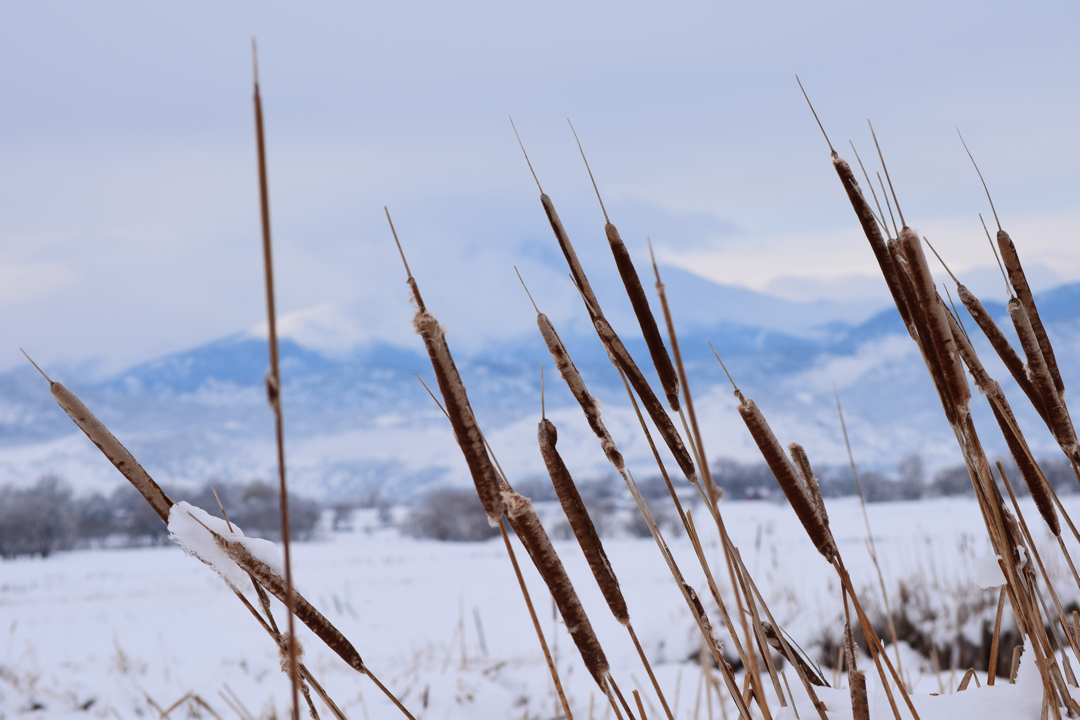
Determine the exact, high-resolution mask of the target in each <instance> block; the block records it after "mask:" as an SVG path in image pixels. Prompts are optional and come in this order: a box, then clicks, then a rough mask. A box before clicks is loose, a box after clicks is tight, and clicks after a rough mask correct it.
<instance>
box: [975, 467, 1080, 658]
mask: <svg viewBox="0 0 1080 720" xmlns="http://www.w3.org/2000/svg"><path fill="white" fill-rule="evenodd" d="M995 464H996V465H997V470H998V475H999V476H1000V477H1001V481H1002V483H1004V485H1005V490H1006V491H1007V492H1008V493H1009V500H1010V501H1011V502H1012V507H1013V512H1014V513H1016V519H1017V521H1018V522H1019V524H1020V530H1021V532H1022V533H1023V535H1024V540H1026V541H1027V545H1028V547H1029V548H1030V549H1031V554H1032V556H1033V557H1034V558H1035V562H1036V564H1037V565H1038V567H1039V571H1040V572H1041V573H1042V576H1043V579H1044V580H1045V584H1046V588H1047V589H1048V590H1049V591H1050V597H1051V598H1052V599H1053V601H1054V606H1055V607H1056V608H1057V612H1058V620H1059V622H1060V623H1061V629H1062V630H1063V631H1064V632H1065V635H1066V637H1067V640H1066V643H1067V644H1068V645H1070V647H1071V648H1072V651H1073V653H1075V654H1077V655H1078V656H1080V650H1078V649H1077V644H1076V640H1075V638H1074V636H1073V634H1072V633H1070V632H1069V631H1068V627H1069V624H1068V623H1069V621H1068V616H1067V615H1066V614H1065V611H1064V610H1063V609H1062V606H1061V600H1060V599H1059V598H1058V595H1057V591H1056V590H1054V584H1053V583H1052V582H1051V578H1050V575H1049V574H1048V573H1047V572H1046V566H1045V565H1043V561H1042V554H1041V553H1040V552H1039V548H1038V546H1037V545H1035V540H1034V538H1032V536H1031V532H1030V531H1029V530H1028V526H1027V521H1026V520H1025V519H1024V514H1023V512H1021V510H1020V504H1019V503H1018V502H1017V501H1016V494H1015V493H1014V492H1013V489H1012V483H1010V482H1009V478H1008V476H1007V475H1006V474H1005V468H1004V467H1003V466H1002V464H1001V461H1000V460H999V461H998V462H997V463H995ZM1036 596H1037V597H1038V594H1036ZM1047 614H1049V613H1047ZM1063 645H1064V644H1063V643H1062V642H1061V641H1060V639H1058V646H1059V647H1062V646H1063ZM1062 657H1065V656H1064V653H1063V654H1062Z"/></svg>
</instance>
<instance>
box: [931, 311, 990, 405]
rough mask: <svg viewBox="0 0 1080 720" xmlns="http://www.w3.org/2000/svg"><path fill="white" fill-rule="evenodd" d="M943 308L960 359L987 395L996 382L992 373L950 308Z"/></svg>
mask: <svg viewBox="0 0 1080 720" xmlns="http://www.w3.org/2000/svg"><path fill="white" fill-rule="evenodd" d="M939 299H940V298H939ZM942 309H943V310H945V318H946V319H947V320H948V322H949V331H950V332H951V333H952V336H953V340H955V341H956V351H957V352H958V353H959V355H960V359H961V360H963V361H964V364H965V365H967V368H968V371H969V372H970V373H971V378H972V380H974V382H975V388H976V389H977V390H978V391H979V392H980V393H982V394H983V395H986V394H987V393H989V392H990V387H991V384H992V383H993V384H996V383H994V380H993V379H992V378H991V377H990V374H989V373H987V372H986V368H984V367H983V364H982V360H980V359H979V356H978V354H977V353H976V352H975V348H974V347H972V346H971V341H970V340H969V339H968V337H967V335H965V334H964V331H963V328H961V327H960V324H959V323H958V322H956V318H955V317H953V315H952V313H951V312H949V310H948V308H945V307H944V304H943V307H942ZM999 389H1000V386H999Z"/></svg>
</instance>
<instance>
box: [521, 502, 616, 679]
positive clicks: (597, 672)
mask: <svg viewBox="0 0 1080 720" xmlns="http://www.w3.org/2000/svg"><path fill="white" fill-rule="evenodd" d="M503 497H504V501H505V506H506V514H507V516H508V517H509V518H510V520H511V523H512V525H513V526H514V530H515V531H516V532H517V534H518V538H519V539H520V540H521V542H522V544H523V545H525V549H526V550H528V552H529V557H531V558H532V561H533V563H534V564H535V565H536V569H537V570H538V571H539V572H540V576H541V577H542V578H543V579H544V582H545V583H546V584H547V586H548V591H550V592H551V597H552V599H554V600H555V605H556V606H557V607H558V608H559V613H560V614H562V618H563V621H564V622H565V623H566V629H567V631H568V632H569V633H570V637H571V638H573V640H574V644H575V645H577V648H578V651H579V652H580V653H581V659H582V660H583V661H584V662H585V667H586V669H587V670H588V671H589V674H590V675H592V677H593V680H595V681H596V684H597V685H599V686H600V687H601V688H603V687H604V677H605V676H606V675H607V674H608V671H609V669H610V667H609V665H608V661H607V657H606V656H605V655H604V650H603V648H601V647H600V641H599V640H597V638H596V634H595V633H594V632H593V629H592V624H591V623H590V622H589V617H588V616H587V615H586V614H585V608H583V607H582V606H581V600H579V599H578V595H577V592H576V591H575V590H574V586H573V584H572V583H571V582H570V577H569V576H568V575H567V574H566V569H565V568H564V567H563V564H562V560H560V559H559V556H558V554H557V553H556V552H555V548H554V547H552V545H551V540H550V539H549V538H548V535H547V533H546V532H545V531H544V527H543V526H542V525H541V524H540V519H539V518H538V517H537V516H536V511H535V510H533V506H532V501H531V500H529V499H528V498H527V497H523V496H521V495H519V494H518V493H516V492H514V491H513V490H506V491H504V493H503Z"/></svg>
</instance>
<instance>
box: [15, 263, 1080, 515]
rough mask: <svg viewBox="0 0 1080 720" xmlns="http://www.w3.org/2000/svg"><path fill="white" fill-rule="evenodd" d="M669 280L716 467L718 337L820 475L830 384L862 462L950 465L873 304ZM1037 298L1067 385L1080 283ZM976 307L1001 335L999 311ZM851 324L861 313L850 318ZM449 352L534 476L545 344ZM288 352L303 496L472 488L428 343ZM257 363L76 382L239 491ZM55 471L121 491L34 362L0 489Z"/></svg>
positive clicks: (922, 393)
mask: <svg viewBox="0 0 1080 720" xmlns="http://www.w3.org/2000/svg"><path fill="white" fill-rule="evenodd" d="M665 280H666V281H667V283H668V287H669V293H670V298H671V303H672V306H673V308H675V311H676V312H678V313H679V325H680V345H681V348H682V351H683V354H684V357H685V359H686V362H687V367H688V372H689V373H690V376H691V383H692V391H693V392H694V396H695V399H696V401H697V406H698V411H699V414H700V417H701V421H702V423H703V427H704V431H705V438H706V440H705V442H706V450H707V452H708V454H709V457H710V458H713V459H716V458H719V457H729V458H734V459H738V460H754V459H757V458H756V451H755V450H754V448H753V447H752V444H751V443H750V440H749V436H748V435H747V433H746V431H745V428H743V427H742V425H741V422H740V421H739V419H738V415H737V413H736V412H735V411H734V399H733V397H732V393H731V388H730V385H729V384H728V381H727V379H726V377H725V376H724V374H723V373H722V371H721V369H720V366H719V364H718V363H717V362H716V359H715V358H714V357H713V355H712V351H711V350H710V349H709V347H708V342H710V341H711V342H712V344H713V345H714V346H715V348H716V349H717V351H718V352H720V353H721V355H722V356H723V358H724V360H725V362H726V363H727V365H728V368H729V369H730V370H731V372H732V375H733V376H734V378H735V380H736V381H737V382H738V383H739V385H740V387H741V388H742V390H743V391H744V392H745V393H746V394H747V395H748V396H750V397H754V398H755V399H756V400H757V401H758V403H759V405H760V406H761V407H762V409H763V411H764V412H765V413H766V415H767V416H768V417H769V419H770V422H771V423H772V424H773V426H774V428H775V429H776V431H777V433H778V435H779V436H780V438H781V440H782V441H783V442H791V441H796V440H797V441H799V442H801V443H802V444H804V445H805V446H806V447H807V449H808V451H809V452H810V455H811V459H812V460H814V461H815V462H817V463H822V464H829V463H841V462H844V461H845V457H846V456H845V454H844V450H843V444H842V437H841V435H840V430H839V423H838V421H837V415H836V407H835V400H834V396H833V389H834V386H835V388H836V390H837V391H838V392H839V394H840V397H841V399H842V401H843V404H844V411H845V416H846V419H847V422H848V427H849V431H850V432H851V437H852V442H853V445H854V450H855V454H856V458H857V459H858V461H859V462H860V464H863V465H865V466H868V467H877V468H889V469H891V468H892V467H893V466H894V465H895V464H896V462H897V461H898V460H899V459H900V458H902V457H904V456H905V455H908V454H910V453H913V452H917V453H919V454H921V455H922V456H923V458H924V460H925V462H926V463H927V465H928V466H929V467H930V468H934V467H938V466H942V465H949V464H955V463H958V462H959V461H960V459H959V456H958V454H957V450H956V448H955V441H954V440H953V439H952V436H951V432H950V431H949V430H948V427H947V425H946V424H945V421H944V418H943V417H942V416H941V410H940V407H939V406H938V403H937V400H936V398H935V396H934V391H933V388H932V386H931V384H930V381H929V379H928V377H927V375H926V371H925V369H924V367H923V366H922V361H921V359H920V357H919V355H918V351H917V349H916V347H915V345H914V343H912V342H911V341H910V339H909V338H908V336H907V331H906V330H905V328H904V327H903V325H902V323H901V322H900V319H899V316H898V314H897V312H896V311H895V309H886V310H882V311H880V312H877V313H876V314H872V315H870V316H869V317H866V315H867V314H868V313H867V312H866V310H867V308H866V307H851V306H845V305H844V304H841V303H832V304H820V303H819V304H809V303H807V304H800V303H793V302H789V301H784V300H779V299H776V298H772V297H769V296H766V295H761V294H759V293H754V292H752V291H749V290H744V289H739V288H730V287H724V286H721V285H717V284H714V283H710V282H708V281H706V280H702V279H700V278H697V277H694V276H692V275H690V274H689V273H683V272H680V271H676V270H671V271H665ZM1037 301H1038V303H1039V307H1040V313H1041V315H1042V317H1043V319H1044V321H1045V322H1046V323H1047V325H1048V328H1049V332H1050V334H1051V337H1052V338H1053V339H1054V342H1055V348H1056V350H1057V354H1058V358H1059V364H1060V365H1061V367H1062V372H1063V374H1064V376H1065V382H1066V385H1067V386H1069V387H1076V385H1077V383H1080V372H1078V370H1077V367H1078V363H1077V362H1076V359H1077V358H1080V284H1074V285H1065V286H1061V287H1058V288H1055V289H1053V290H1050V291H1047V292H1045V293H1042V294H1040V295H1039V296H1037ZM985 305H986V307H987V309H988V310H990V312H991V313H992V314H993V315H995V316H997V317H999V322H1000V324H1001V325H1002V326H1003V327H1007V326H1008V322H1007V316H1006V313H1005V307H1004V304H1002V303H999V302H993V301H988V302H985ZM860 316H862V317H861V318H860ZM962 316H963V319H964V321H965V324H966V325H967V327H968V330H969V332H975V326H974V323H973V322H972V321H971V320H970V318H969V317H967V316H966V313H962ZM710 317H711V318H712V320H711V321H710ZM847 317H856V318H860V319H859V321H858V322H848V321H846V320H844V318H847ZM815 321H817V322H816V323H815ZM559 329H560V333H561V334H562V336H563V339H564V340H565V342H566V344H567V346H568V348H569V350H570V352H571V354H572V356H573V358H574V361H575V363H576V364H577V366H578V367H579V369H581V371H582V373H583V375H584V377H585V379H586V382H587V383H588V384H589V387H590V389H591V391H592V392H593V394H594V395H595V396H596V397H598V398H599V399H600V400H601V401H602V402H603V403H604V406H605V412H606V422H607V424H608V425H609V427H610V428H611V429H612V431H613V433H615V437H616V441H617V442H619V443H620V445H621V447H622V449H623V450H624V453H625V454H626V456H627V458H628V460H629V461H630V462H631V464H632V467H633V468H635V469H637V470H638V473H639V474H642V475H648V474H651V473H652V472H653V467H654V465H653V463H652V461H651V454H650V451H649V450H648V445H647V443H646V442H645V440H644V437H643V436H642V435H641V431H640V428H639V427H638V426H637V422H636V419H635V418H634V416H633V413H632V411H631V410H630V408H629V405H628V401H627V399H626V395H625V392H624V391H623V388H622V383H621V380H620V379H619V376H618V374H617V373H616V372H615V371H614V370H613V369H612V367H611V365H610V363H609V362H608V360H607V358H606V355H605V353H604V351H603V348H602V346H601V345H600V343H599V341H598V340H597V339H596V337H595V335H593V334H592V333H591V329H588V328H586V329H582V328H581V326H580V324H577V325H572V326H571V327H567V328H559ZM585 330H589V332H586V331H585ZM616 330H617V331H618V332H620V333H622V334H623V336H624V337H625V340H626V344H627V346H628V348H629V349H630V351H631V353H632V354H634V355H635V357H636V358H638V360H639V362H641V363H643V364H647V361H648V353H647V351H646V349H645V347H644V343H643V341H642V340H641V339H640V337H639V335H640V333H639V332H638V331H637V328H636V327H635V326H634V325H633V324H632V323H627V322H625V318H623V321H621V322H619V324H618V326H617V327H616ZM450 342H451V348H452V349H454V350H455V352H456V358H457V361H458V365H459V368H460V370H461V373H462V376H463V378H464V379H465V382H466V385H467V387H468V391H469V396H470V399H471V401H472V402H473V404H474V407H475V409H476V411H477V415H478V417H479V418H480V421H481V423H482V424H483V425H484V427H485V432H486V434H487V435H488V439H489V441H490V442H491V444H492V446H493V448H494V449H495V452H496V454H497V455H498V457H499V460H500V462H501V464H502V465H503V467H504V469H506V471H507V472H509V473H511V474H512V475H514V476H515V477H520V478H529V477H536V476H538V475H540V474H541V473H542V471H543V465H542V463H541V462H540V460H539V454H538V452H537V450H536V447H535V423H536V422H537V420H538V419H539V408H540V378H539V375H540V364H541V363H545V364H546V365H547V366H548V367H549V369H551V368H552V363H551V359H550V357H549V356H548V354H547V351H546V349H545V348H544V346H543V344H542V342H541V340H540V338H539V334H538V333H535V334H533V335H526V336H524V339H520V340H514V341H506V342H502V343H496V344H491V345H489V346H487V347H485V348H484V349H483V350H482V351H478V352H471V353H466V352H465V351H463V350H461V349H456V348H455V347H454V340H453V336H452V335H451V336H450ZM975 344H976V347H977V348H979V349H980V350H981V352H982V355H983V359H984V361H985V362H986V365H987V367H988V369H989V370H990V372H991V374H992V375H994V376H995V377H996V378H997V379H999V380H1000V381H1001V382H1002V385H1003V386H1004V387H1005V388H1006V392H1010V390H1013V392H1012V393H1011V394H1012V395H1014V396H1016V397H1017V398H1018V399H1017V401H1015V405H1016V406H1017V414H1018V416H1019V418H1020V421H1021V423H1023V424H1024V425H1025V427H1027V428H1029V439H1030V440H1031V442H1032V444H1033V446H1034V447H1035V449H1036V450H1037V451H1038V452H1041V453H1052V452H1054V447H1055V446H1054V444H1053V442H1052V441H1051V439H1050V438H1049V436H1048V434H1047V433H1046V432H1045V430H1044V429H1040V427H1039V424H1038V423H1037V422H1036V418H1035V416H1034V413H1033V411H1030V409H1029V408H1027V407H1025V403H1023V402H1020V400H1019V396H1018V395H1016V394H1015V390H1014V389H1013V388H1012V387H1011V386H1012V381H1011V380H1009V379H1008V376H1007V374H1006V372H1005V371H1004V369H1003V368H1002V367H1001V366H1000V364H999V363H997V361H996V359H995V358H993V357H992V356H991V353H990V350H989V348H988V347H987V346H986V343H985V342H983V341H981V339H980V338H979V337H978V336H976V337H975ZM281 357H282V374H283V377H284V382H285V388H284V392H283V398H284V404H285V413H286V422H287V430H286V432H287V441H288V448H287V456H288V459H289V463H290V471H291V473H292V477H293V482H294V486H295V487H296V489H297V490H298V491H299V492H302V493H307V494H310V495H315V496H320V497H331V498H332V497H343V496H349V495H352V494H356V493H360V492H363V491H365V490H368V489H370V488H373V487H382V488H384V490H385V491H386V492H388V493H391V494H394V495H396V496H399V497H403V498H404V497H410V496H413V495H415V494H416V493H418V492H420V491H421V490H422V489H423V488H424V487H427V486H429V485H431V484H433V483H441V482H450V483H464V482H467V476H466V474H465V473H466V471H465V467H464V463H463V462H462V461H461V458H460V456H459V454H458V452H457V450H456V447H455V446H454V443H453V437H452V434H451V432H450V428H449V425H448V424H447V423H446V421H445V419H444V418H443V417H442V416H441V413H440V412H439V411H438V409H437V408H436V407H435V405H434V403H433V402H432V401H431V399H430V398H429V397H428V395H427V393H426V392H425V390H424V389H423V387H422V386H421V385H420V383H419V382H418V381H417V379H416V377H415V376H414V373H418V374H419V375H420V376H421V377H422V378H424V379H425V381H428V382H429V383H430V382H431V369H430V365H429V363H428V360H427V356H426V353H425V352H424V349H423V346H422V343H421V342H420V340H419V338H416V340H415V343H413V344H412V345H411V346H409V347H396V346H391V345H386V344H373V345H368V346H363V347H359V348H356V349H354V350H353V351H352V352H350V353H348V354H345V355H335V356H329V355H326V354H323V353H320V352H318V351H316V350H313V349H311V348H307V347H304V346H302V345H300V344H298V343H296V342H295V341H292V340H288V339H286V340H284V341H283V342H282V345H281ZM266 367H267V352H266V344H265V341H264V340H260V339H257V338H255V337H253V336H252V334H251V333H240V334H236V335H232V336H229V337H225V338H222V339H220V340H216V341H214V342H210V343H207V344H205V345H201V346H198V347H195V348H191V349H190V350H187V351H184V352H180V353H175V354H172V355H167V356H165V357H161V358H157V359H155V360H152V361H150V362H147V363H143V364H140V365H137V366H135V367H132V368H129V369H127V370H125V371H124V372H122V373H120V374H118V375H116V376H115V377H112V378H109V379H107V380H105V381H103V382H99V383H94V384H79V383H77V382H76V383H72V385H73V388H72V389H74V390H75V391H76V392H78V393H79V394H80V395H81V397H83V399H84V401H85V402H86V403H87V404H88V405H89V406H90V407H91V408H92V409H93V410H94V411H95V412H96V413H97V414H98V415H99V417H101V418H102V420H103V421H104V422H105V423H106V424H107V425H109V427H110V428H112V429H113V431H114V432H115V433H116V434H117V436H118V437H120V439H121V440H122V441H123V442H124V443H125V444H126V445H127V446H128V447H129V449H131V450H132V452H133V453H135V455H136V457H138V458H139V459H140V460H141V462H142V463H143V464H144V465H145V466H146V467H147V469H148V470H149V471H150V472H151V474H153V475H155V476H156V477H158V478H159V479H161V480H163V481H168V482H180V483H192V484H196V483H202V482H204V481H205V480H207V479H211V478H214V479H217V480H219V481H221V482H229V481H232V480H249V479H252V478H257V477H269V476H271V474H272V470H273V462H274V460H273V457H274V456H273V452H272V445H271V442H272V437H273V436H272V427H271V421H270V414H269V411H268V410H267V408H266V404H265V398H264V391H263V376H264V374H265V371H266ZM650 372H651V371H650ZM62 379H63V378H61V380H62ZM547 380H548V381H547V407H548V413H549V416H551V417H552V418H553V419H554V420H555V421H556V422H557V423H558V424H559V425H560V427H561V428H564V430H563V432H561V433H560V438H561V440H560V449H561V450H562V451H563V453H564V455H565V456H566V457H567V458H568V461H569V462H571V463H572V464H573V467H574V468H575V472H576V473H578V474H581V475H598V474H605V473H607V472H608V468H607V466H606V465H605V461H604V458H603V456H602V454H601V453H600V452H599V451H598V449H597V448H596V443H595V440H594V439H593V438H592V437H591V436H590V434H589V433H588V431H587V429H586V428H585V426H584V424H583V422H582V420H581V419H580V418H579V416H580V412H578V411H577V410H576V407H575V405H574V401H573V398H572V397H571V396H570V394H569V392H568V391H567V390H566V389H565V387H564V386H563V384H562V383H561V381H560V380H559V379H558V377H557V375H556V373H554V372H549V374H548V379H547ZM975 412H976V415H977V417H979V416H980V415H985V414H986V410H985V408H984V407H983V403H980V402H978V401H977V402H976V403H975ZM983 420H984V421H985V418H983ZM986 440H987V442H988V445H989V446H990V448H991V450H992V451H1000V450H1001V448H997V446H996V445H995V439H994V433H991V432H987V433H986ZM46 473H56V474H59V475H61V476H63V477H64V478H65V479H67V480H68V481H69V482H70V483H72V484H73V485H75V486H76V487H77V488H80V489H85V490H88V489H91V488H101V487H107V486H111V485H113V484H115V483H117V482H119V481H120V478H119V475H118V474H117V473H116V472H115V470H113V469H112V468H111V466H109V465H108V464H107V463H106V462H105V461H104V459H103V458H101V457H100V455H99V454H98V453H97V451H96V449H95V448H94V447H93V446H92V445H90V443H89V442H88V441H87V440H86V439H85V437H83V436H81V435H79V434H77V431H76V430H75V428H74V426H73V425H72V424H71V422H70V421H69V420H68V419H67V418H66V416H64V415H63V413H62V412H61V411H60V410H59V408H57V406H56V405H55V403H53V402H52V400H51V398H50V397H49V395H48V390H47V387H46V386H45V384H44V382H43V381H42V380H41V378H40V376H38V375H37V374H36V373H35V372H34V371H33V370H32V369H30V368H24V369H19V370H15V371H11V372H8V373H3V374H0V484H2V483H7V482H14V483H16V484H28V483H30V482H32V481H34V480H35V479H36V478H37V477H39V476H40V475H42V474H46Z"/></svg>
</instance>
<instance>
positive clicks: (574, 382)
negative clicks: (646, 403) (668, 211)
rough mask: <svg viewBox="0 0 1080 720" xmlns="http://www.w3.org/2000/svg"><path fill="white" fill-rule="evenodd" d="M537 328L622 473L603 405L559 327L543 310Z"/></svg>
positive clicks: (605, 452)
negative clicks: (552, 322) (573, 357)
mask: <svg viewBox="0 0 1080 720" xmlns="http://www.w3.org/2000/svg"><path fill="white" fill-rule="evenodd" d="M536 325H537V327H539V328H540V335H541V336H542V337H543V338H544V344H546V345H547V348H548V352H550V353H551V357H552V359H554V360H555V366H556V367H557V368H559V373H560V374H561V375H562V378H563V380H564V381H565V382H566V385H567V387H569V388H570V392H571V394H572V395H573V396H574V399H575V400H577V401H578V404H579V405H580V406H581V410H582V411H583V412H584V413H585V419H586V420H587V421H588V423H589V427H590V428H592V431H593V433H595V434H596V437H598V438H599V439H600V445H601V447H603V449H604V455H606V456H607V459H608V460H610V461H611V464H612V465H614V466H615V469H616V470H619V471H620V472H621V471H622V470H623V469H624V467H625V463H624V462H623V456H622V453H620V452H619V450H618V448H616V447H615V441H614V440H613V439H612V437H611V433H609V432H608V430H607V428H606V427H605V426H604V421H603V419H602V418H601V417H600V404H599V403H598V402H597V401H596V399H595V398H594V397H593V396H592V395H590V394H589V390H588V388H586V387H585V381H584V380H582V379H581V373H580V372H578V369H577V367H576V366H575V365H574V361H573V360H572V359H571V358H570V353H569V352H568V351H567V349H566V345H564V344H563V341H562V338H560V337H559V333H558V332H556V331H555V326H554V325H552V324H551V320H549V319H548V316H547V315H545V314H543V313H541V312H539V311H538V312H537V315H536Z"/></svg>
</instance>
